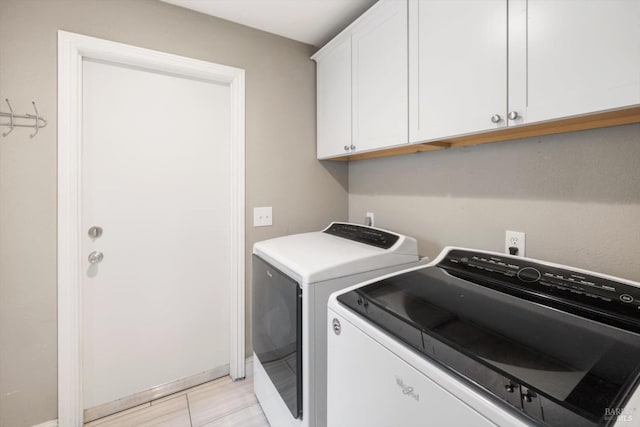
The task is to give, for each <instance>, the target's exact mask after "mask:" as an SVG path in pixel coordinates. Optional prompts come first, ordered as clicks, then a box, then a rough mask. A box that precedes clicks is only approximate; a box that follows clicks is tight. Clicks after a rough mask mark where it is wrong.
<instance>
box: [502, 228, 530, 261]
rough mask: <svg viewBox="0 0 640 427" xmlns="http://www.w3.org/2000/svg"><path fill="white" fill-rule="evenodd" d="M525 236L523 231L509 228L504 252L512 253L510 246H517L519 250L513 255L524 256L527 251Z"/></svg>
mask: <svg viewBox="0 0 640 427" xmlns="http://www.w3.org/2000/svg"><path fill="white" fill-rule="evenodd" d="M524 236H525V235H524V233H523V232H522V231H511V230H507V232H506V233H505V237H504V252H505V253H506V254H511V251H510V250H509V248H517V252H516V253H515V254H512V255H517V256H524V255H525V251H524V246H525V245H524V244H525V240H524V239H525V237H524Z"/></svg>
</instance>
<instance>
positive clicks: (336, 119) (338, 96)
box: [316, 37, 352, 159]
mask: <svg viewBox="0 0 640 427" xmlns="http://www.w3.org/2000/svg"><path fill="white" fill-rule="evenodd" d="M328 48H329V49H328V50H327V51H326V52H323V53H324V55H323V56H322V60H318V66H317V72H316V75H317V121H318V123H317V139H318V144H317V154H318V158H319V159H322V158H327V157H335V156H339V155H344V154H346V153H349V151H350V150H351V148H350V147H351V145H352V143H351V37H344V38H342V39H339V40H334V43H333V44H332V45H331V46H328Z"/></svg>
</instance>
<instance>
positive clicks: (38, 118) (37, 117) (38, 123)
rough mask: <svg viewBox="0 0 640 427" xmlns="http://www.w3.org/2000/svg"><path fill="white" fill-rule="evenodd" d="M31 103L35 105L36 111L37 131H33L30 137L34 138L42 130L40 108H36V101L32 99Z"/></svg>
mask: <svg viewBox="0 0 640 427" xmlns="http://www.w3.org/2000/svg"><path fill="white" fill-rule="evenodd" d="M31 105H33V109H34V110H35V112H36V131H35V132H34V133H32V134H31V135H29V138H33V137H34V136H36V135H37V134H38V132H39V131H40V121H39V120H40V114H38V109H37V108H36V102H35V101H31Z"/></svg>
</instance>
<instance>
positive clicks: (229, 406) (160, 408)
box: [85, 377, 269, 427]
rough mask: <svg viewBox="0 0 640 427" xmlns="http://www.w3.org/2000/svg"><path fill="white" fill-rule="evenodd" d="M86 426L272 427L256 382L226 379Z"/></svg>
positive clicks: (248, 379)
mask: <svg viewBox="0 0 640 427" xmlns="http://www.w3.org/2000/svg"><path fill="white" fill-rule="evenodd" d="M85 426H90V427H94V426H99V427H116V426H117V427H151V426H154V427H234V426H242V427H269V423H268V422H267V419H266V418H265V417H264V414H263V413H262V409H261V408H260V405H259V404H258V401H257V400H256V397H255V395H254V394H253V378H251V377H248V378H247V379H245V380H241V381H232V380H231V378H229V377H223V378H219V379H217V380H215V381H211V382H208V383H204V384H201V385H199V386H197V387H193V388H190V389H188V390H184V391H181V392H179V393H175V394H172V395H169V396H167V397H163V398H162V399H158V400H154V401H152V402H148V403H145V404H143V405H140V406H136V407H134V408H131V409H128V410H126V411H122V412H118V413H116V414H113V415H109V416H108V417H104V418H100V419H97V420H95V421H92V422H90V423H87V424H85Z"/></svg>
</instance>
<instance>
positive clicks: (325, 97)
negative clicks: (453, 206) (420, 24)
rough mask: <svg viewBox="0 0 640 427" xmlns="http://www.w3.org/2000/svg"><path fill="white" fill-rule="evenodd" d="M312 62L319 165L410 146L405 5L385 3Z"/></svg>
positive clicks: (399, 0)
mask: <svg viewBox="0 0 640 427" xmlns="http://www.w3.org/2000/svg"><path fill="white" fill-rule="evenodd" d="M313 59H314V60H315V61H316V62H317V64H318V65H317V79H318V82H317V117H318V124H317V126H318V133H317V137H318V141H317V153H318V158H319V159H323V158H332V157H339V156H348V155H352V154H356V153H359V152H363V151H372V150H375V149H378V148H386V147H390V146H396V145H401V144H407V143H408V141H409V139H408V124H407V114H408V112H407V111H408V94H407V89H408V76H407V73H408V71H407V62H408V58H407V2H406V0H381V1H380V2H378V3H377V4H376V5H374V6H373V7H372V8H371V9H369V10H368V11H367V12H366V13H365V14H364V15H362V16H361V17H360V18H358V20H356V21H355V22H354V23H353V24H352V25H351V26H350V27H348V28H347V29H346V30H345V31H344V32H343V33H341V34H340V35H338V36H337V37H336V38H335V39H333V40H332V41H330V42H329V43H328V44H327V45H326V46H325V47H323V48H322V49H321V50H320V51H319V52H318V53H316V54H315V55H314V56H313Z"/></svg>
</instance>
